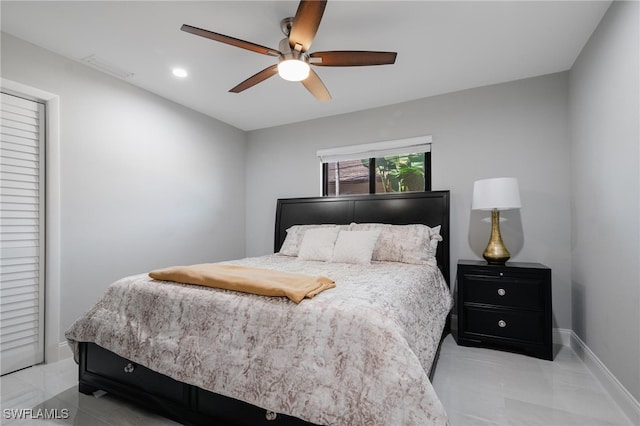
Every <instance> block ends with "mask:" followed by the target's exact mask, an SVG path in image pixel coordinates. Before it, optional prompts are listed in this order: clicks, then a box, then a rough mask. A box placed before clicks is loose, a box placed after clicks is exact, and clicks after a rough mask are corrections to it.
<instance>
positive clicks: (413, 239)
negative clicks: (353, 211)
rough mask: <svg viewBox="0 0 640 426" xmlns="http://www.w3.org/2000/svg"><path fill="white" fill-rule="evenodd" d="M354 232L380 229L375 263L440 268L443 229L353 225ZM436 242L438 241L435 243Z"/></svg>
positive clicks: (372, 224)
mask: <svg viewBox="0 0 640 426" xmlns="http://www.w3.org/2000/svg"><path fill="white" fill-rule="evenodd" d="M350 229H351V230H352V231H370V230H379V231H380V236H379V237H378V241H377V243H376V246H375V248H374V249H373V258H372V259H373V260H378V261H386V262H402V263H413V264H429V265H436V259H435V250H436V249H437V247H438V241H440V240H442V236H441V235H440V232H439V229H438V232H437V233H436V232H434V231H432V229H431V228H429V227H428V226H426V225H421V224H414V225H388V224H383V223H352V224H351V226H350ZM432 239H433V240H434V241H433V243H432Z"/></svg>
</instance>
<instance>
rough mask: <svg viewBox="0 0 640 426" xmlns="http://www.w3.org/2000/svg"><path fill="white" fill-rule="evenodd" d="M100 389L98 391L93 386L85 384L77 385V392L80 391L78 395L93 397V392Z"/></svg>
mask: <svg viewBox="0 0 640 426" xmlns="http://www.w3.org/2000/svg"><path fill="white" fill-rule="evenodd" d="M99 390H100V389H98V388H97V387H95V386H91V385H88V384H86V383H82V382H80V383H78V391H80V393H82V394H85V395H93V393H94V392H96V391H99Z"/></svg>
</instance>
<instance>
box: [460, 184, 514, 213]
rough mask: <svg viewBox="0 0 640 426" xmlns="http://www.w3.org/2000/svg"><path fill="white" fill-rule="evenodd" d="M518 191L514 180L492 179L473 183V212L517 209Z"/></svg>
mask: <svg viewBox="0 0 640 426" xmlns="http://www.w3.org/2000/svg"><path fill="white" fill-rule="evenodd" d="M520 206H521V204H520V191H519V190H518V179H516V178H508V177H507V178H494V179H484V180H477V181H475V182H474V183H473V201H472V203H471V209H473V210H493V209H497V210H509V209H519V208H520Z"/></svg>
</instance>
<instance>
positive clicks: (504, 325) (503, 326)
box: [498, 320, 507, 328]
mask: <svg viewBox="0 0 640 426" xmlns="http://www.w3.org/2000/svg"><path fill="white" fill-rule="evenodd" d="M506 326H507V322H506V321H504V320H500V321H498V327H500V328H505V327H506Z"/></svg>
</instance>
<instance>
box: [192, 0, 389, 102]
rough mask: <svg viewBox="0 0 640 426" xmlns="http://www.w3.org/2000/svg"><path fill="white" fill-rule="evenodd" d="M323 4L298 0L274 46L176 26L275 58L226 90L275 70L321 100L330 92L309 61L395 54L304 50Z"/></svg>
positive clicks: (384, 60) (380, 60)
mask: <svg viewBox="0 0 640 426" xmlns="http://www.w3.org/2000/svg"><path fill="white" fill-rule="evenodd" d="M326 5H327V2H326V0H325V1H317V0H302V1H301V2H300V4H299V5H298V10H297V11H296V15H295V17H293V18H285V19H283V20H282V21H281V22H280V28H281V30H282V32H283V33H284V34H285V36H286V37H285V38H284V39H282V40H281V41H280V44H279V46H278V49H271V48H269V47H265V46H261V45H259V44H255V43H251V42H248V41H244V40H240V39H237V38H234V37H230V36H226V35H223V34H218V33H214V32H212V31H207V30H203V29H201V28H196V27H192V26H191V25H186V24H185V25H182V27H181V28H180V29H181V30H182V31H185V32H188V33H191V34H195V35H198V36H201V37H205V38H208V39H211V40H215V41H219V42H221V43H225V44H229V45H231V46H235V47H240V48H242V49H247V50H250V51H252V52H256V53H261V54H263V55H268V56H274V57H277V58H278V63H277V64H274V65H271V66H269V67H267V68H265V69H263V70H262V71H260V72H258V73H256V74H254V75H252V76H251V77H249V78H248V79H246V80H244V81H243V82H242V83H240V84H238V85H237V86H235V87H233V88H232V89H231V90H229V92H233V93H240V92H242V91H244V90H246V89H248V88H250V87H253V86H255V85H256V84H258V83H260V82H262V81H264V80H266V79H268V78H269V77H272V76H274V75H275V74H279V75H280V76H281V77H282V78H284V79H285V80H290V81H300V82H301V83H302V85H303V86H304V87H306V88H307V90H308V91H309V92H311V94H312V95H313V96H315V97H316V99H318V100H319V101H321V102H324V101H328V100H330V99H331V95H330V94H329V91H328V90H327V88H326V87H325V85H324V83H323V82H322V80H320V77H319V76H318V74H316V72H315V71H314V70H313V69H311V67H310V66H309V65H315V66H325V67H353V66H365V65H386V64H393V63H395V61H396V55H397V53H396V52H371V51H357V50H334V51H327V52H313V53H308V50H309V47H310V46H311V43H312V42H313V39H314V37H315V35H316V32H317V31H318V27H319V26H320V21H321V20H322V15H323V13H324V9H325V6H326Z"/></svg>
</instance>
